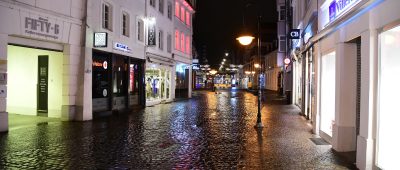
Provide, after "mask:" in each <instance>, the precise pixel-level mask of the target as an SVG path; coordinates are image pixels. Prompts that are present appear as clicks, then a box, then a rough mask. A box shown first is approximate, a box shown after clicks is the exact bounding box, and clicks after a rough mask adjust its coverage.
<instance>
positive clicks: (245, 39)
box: [236, 35, 254, 45]
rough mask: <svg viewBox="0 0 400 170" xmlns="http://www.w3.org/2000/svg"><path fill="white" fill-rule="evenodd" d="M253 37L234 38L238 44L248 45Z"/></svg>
mask: <svg viewBox="0 0 400 170" xmlns="http://www.w3.org/2000/svg"><path fill="white" fill-rule="evenodd" d="M253 39H254V37H253V36H248V35H247V36H241V37H238V38H236V40H238V41H239V43H240V44H242V45H249V44H251V42H252V41H253Z"/></svg>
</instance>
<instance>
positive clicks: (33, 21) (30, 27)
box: [24, 17, 61, 39]
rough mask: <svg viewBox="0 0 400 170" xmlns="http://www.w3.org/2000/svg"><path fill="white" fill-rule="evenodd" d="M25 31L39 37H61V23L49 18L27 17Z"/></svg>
mask: <svg viewBox="0 0 400 170" xmlns="http://www.w3.org/2000/svg"><path fill="white" fill-rule="evenodd" d="M24 28H25V33H26V34H30V35H36V36H39V37H45V38H52V39H59V35H60V29H61V27H60V25H59V24H56V23H55V22H51V21H50V20H49V19H48V18H42V17H37V18H35V17H25V27H24Z"/></svg>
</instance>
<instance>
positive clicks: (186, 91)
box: [173, 0, 195, 98]
mask: <svg viewBox="0 0 400 170" xmlns="http://www.w3.org/2000/svg"><path fill="white" fill-rule="evenodd" d="M194 3H195V2H194ZM174 6H175V8H174V17H173V22H174V27H173V31H174V39H173V42H174V48H173V58H174V60H175V61H176V69H175V75H176V83H175V84H176V86H175V94H174V96H175V97H177V98H191V94H192V86H191V84H192V81H193V79H192V75H193V74H192V40H193V39H192V37H193V29H192V28H193V15H194V12H195V11H194V8H193V6H192V3H190V2H188V1H186V0H175V2H174Z"/></svg>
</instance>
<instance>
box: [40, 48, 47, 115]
mask: <svg viewBox="0 0 400 170" xmlns="http://www.w3.org/2000/svg"><path fill="white" fill-rule="evenodd" d="M48 79H49V56H48V55H40V56H38V81H37V83H38V84H37V115H38V116H46V117H47V116H48V93H49V88H48Z"/></svg>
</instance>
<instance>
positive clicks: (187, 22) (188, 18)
mask: <svg viewBox="0 0 400 170" xmlns="http://www.w3.org/2000/svg"><path fill="white" fill-rule="evenodd" d="M186 25H188V26H190V13H189V11H186Z"/></svg>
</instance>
